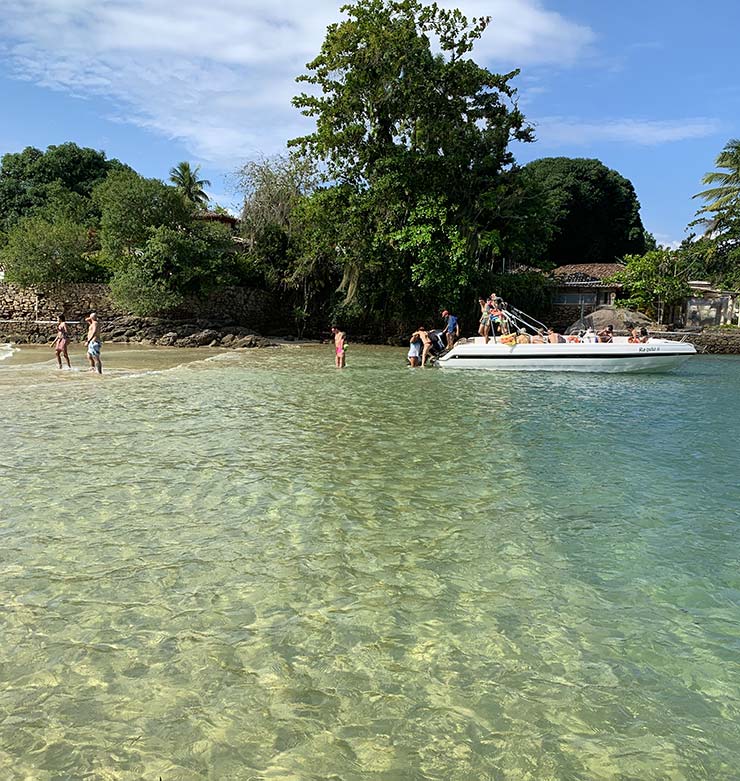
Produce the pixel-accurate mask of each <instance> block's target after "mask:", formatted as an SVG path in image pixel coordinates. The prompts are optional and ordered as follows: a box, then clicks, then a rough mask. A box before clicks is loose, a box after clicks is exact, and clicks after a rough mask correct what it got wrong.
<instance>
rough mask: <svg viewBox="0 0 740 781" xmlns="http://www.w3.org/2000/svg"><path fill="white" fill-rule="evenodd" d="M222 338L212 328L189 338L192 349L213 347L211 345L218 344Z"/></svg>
mask: <svg viewBox="0 0 740 781" xmlns="http://www.w3.org/2000/svg"><path fill="white" fill-rule="evenodd" d="M219 337H220V334H219V332H218V331H214V330H213V329H212V328H206V329H204V330H203V331H198V332H197V333H194V334H193V335H192V336H189V337H188V340H189V341H190V342H191V344H190V346H191V347H205V346H206V345H209V346H212V344H211V343H214V344H215V343H216V342H217V341H218V339H219Z"/></svg>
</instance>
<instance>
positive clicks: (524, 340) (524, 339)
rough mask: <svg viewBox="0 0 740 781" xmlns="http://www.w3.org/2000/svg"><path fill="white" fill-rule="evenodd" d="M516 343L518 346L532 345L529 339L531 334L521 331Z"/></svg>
mask: <svg viewBox="0 0 740 781" xmlns="http://www.w3.org/2000/svg"><path fill="white" fill-rule="evenodd" d="M516 343H517V344H531V343H532V340H531V339H530V337H529V334H528V333H527V332H526V331H525V330H524V329H523V328H520V329H519V333H518V334H517V336H516Z"/></svg>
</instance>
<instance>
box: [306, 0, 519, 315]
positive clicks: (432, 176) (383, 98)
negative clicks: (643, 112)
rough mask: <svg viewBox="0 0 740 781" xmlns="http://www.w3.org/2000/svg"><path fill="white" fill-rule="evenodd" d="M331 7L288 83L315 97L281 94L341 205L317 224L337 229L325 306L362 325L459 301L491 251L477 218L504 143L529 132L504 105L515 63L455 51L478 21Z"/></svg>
mask: <svg viewBox="0 0 740 781" xmlns="http://www.w3.org/2000/svg"><path fill="white" fill-rule="evenodd" d="M342 10H343V11H344V12H345V14H346V16H347V18H346V20H344V21H342V22H339V23H337V24H334V25H331V26H330V27H329V28H328V30H327V35H326V38H325V40H324V43H323V45H322V48H321V51H320V53H319V55H318V56H317V57H316V58H315V59H314V60H313V61H312V62H310V63H309V64H308V70H309V73H308V74H306V75H304V76H302V77H300V79H299V81H304V82H307V83H309V84H311V85H313V86H315V87H319V88H320V93H319V94H317V93H316V92H315V91H312V92H311V93H304V94H301V95H299V96H298V97H296V98H295V99H294V103H295V105H296V106H297V107H299V108H300V109H301V110H302V112H303V113H304V114H305V115H306V116H309V117H312V118H314V119H315V121H316V129H315V131H314V132H313V133H311V134H309V135H306V136H304V137H302V138H298V139H295V140H294V141H293V142H291V144H292V145H293V146H294V147H296V148H298V149H299V150H300V151H301V153H302V154H303V155H304V156H306V157H309V158H311V159H314V160H316V161H317V162H318V163H320V164H322V165H324V166H325V169H326V172H327V182H328V183H329V184H330V185H331V186H332V187H336V188H339V192H338V198H339V200H341V201H342V202H343V204H344V208H343V210H342V211H341V212H339V213H338V212H336V211H334V212H332V213H330V214H327V215H325V216H324V218H323V220H322V222H324V223H325V224H326V227H327V230H328V231H329V233H330V234H332V235H336V236H337V237H339V238H340V239H341V240H339V241H338V242H337V244H336V249H335V252H334V257H333V258H332V259H331V263H333V264H334V265H335V266H336V267H337V269H338V270H339V271H341V280H340V285H339V287H340V290H341V292H342V293H343V297H342V298H337V299H336V300H335V302H334V306H333V308H334V311H336V312H337V314H342V315H343V316H345V317H346V316H347V315H348V312H349V311H350V310H352V311H356V312H361V313H362V317H363V319H364V321H365V323H367V324H368V325H370V321H371V319H372V316H375V317H376V318H377V320H379V321H380V322H381V323H384V322H385V320H386V318H388V317H389V316H393V317H394V318H404V317H408V316H412V315H415V314H416V313H417V312H419V311H428V310H430V309H434V308H437V306H438V305H439V301H441V300H444V301H445V302H446V304H448V305H450V306H452V305H459V304H460V303H461V302H462V301H463V300H465V299H466V298H467V297H469V296H470V295H471V291H472V290H474V289H475V288H476V287H477V286H478V285H479V284H481V279H482V278H484V277H485V275H486V274H487V273H488V272H489V271H490V267H491V263H492V258H493V256H494V255H495V252H496V250H497V249H499V247H497V246H496V244H495V242H493V241H491V226H489V225H487V224H485V222H484V221H482V220H481V219H480V218H481V215H482V214H483V213H484V212H485V211H486V208H487V206H488V204H487V203H486V199H487V198H488V199H490V194H491V193H492V192H494V191H495V190H496V188H498V187H499V186H500V185H501V182H502V180H503V178H504V176H505V172H506V171H507V170H508V169H509V168H510V167H511V166H512V165H513V162H514V161H513V157H512V155H511V152H510V151H509V148H508V145H509V142H510V141H511V140H513V139H516V140H519V141H529V140H531V138H532V133H531V130H530V128H529V127H528V126H527V125H526V123H525V121H524V117H523V116H522V114H521V112H520V111H519V110H518V108H517V106H516V102H515V94H516V92H515V90H514V88H513V87H512V85H511V81H512V79H513V78H514V76H515V75H516V72H512V73H509V74H504V75H500V74H495V73H492V72H491V71H489V70H487V69H485V68H482V67H480V66H479V65H477V64H476V63H475V62H474V61H473V60H472V59H470V58H469V57H468V55H469V53H470V52H471V50H472V48H473V46H474V43H475V41H476V40H477V39H478V38H479V37H480V35H481V34H482V32H483V31H484V30H485V28H486V26H487V24H488V19H473V20H470V21H468V20H467V19H466V18H465V17H464V16H463V15H462V14H461V13H460V12H459V11H448V10H444V9H440V8H438V7H437V6H436V5H432V6H424V5H422V4H421V3H420V2H416V0H398V1H396V0H359V1H358V2H356V3H355V4H353V5H347V6H344V7H343V9H342ZM433 40H436V41H437V43H438V47H439V50H438V51H435V47H434V46H433V43H432V41H433ZM321 200H322V201H323V202H324V203H327V204H328V203H329V202H331V201H334V200H335V199H333V198H330V199H327V198H322V199H321ZM332 223H336V224H332ZM353 227H354V228H355V231H354V232H352V231H351V228H353ZM363 324H364V323H363Z"/></svg>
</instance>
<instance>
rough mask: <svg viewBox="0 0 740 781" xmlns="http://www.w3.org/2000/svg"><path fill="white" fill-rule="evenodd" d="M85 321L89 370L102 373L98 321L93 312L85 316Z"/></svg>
mask: <svg viewBox="0 0 740 781" xmlns="http://www.w3.org/2000/svg"><path fill="white" fill-rule="evenodd" d="M85 322H86V323H87V359H88V360H89V361H90V371H91V372H95V371H96V372H97V373H98V374H102V373H103V364H102V363H101V362H100V346H101V344H100V321H99V320H98V316H97V315H96V314H95V312H90V314H89V315H88V316H87V317H86V318H85Z"/></svg>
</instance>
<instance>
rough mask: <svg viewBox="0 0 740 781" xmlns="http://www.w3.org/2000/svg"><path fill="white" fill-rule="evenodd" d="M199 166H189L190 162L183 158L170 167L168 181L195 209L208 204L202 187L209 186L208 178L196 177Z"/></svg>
mask: <svg viewBox="0 0 740 781" xmlns="http://www.w3.org/2000/svg"><path fill="white" fill-rule="evenodd" d="M199 173H200V166H199V165H196V166H195V168H191V166H190V163H188V162H187V161H185V160H183V161H182V162H181V163H178V164H177V165H176V166H175V167H174V168H172V169H170V182H172V184H174V185H175V187H176V188H177V190H179V191H180V194H181V195H182V197H183V198H184V199H185V201H186V202H187V203H189V204H191V205H192V206H194V207H195V208H197V209H203V208H205V207H206V206H207V205H208V200H209V199H208V194H207V193H206V191H205V190H204V189H203V188H204V187H210V186H211V183H210V182H209V181H208V179H198V174H199Z"/></svg>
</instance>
